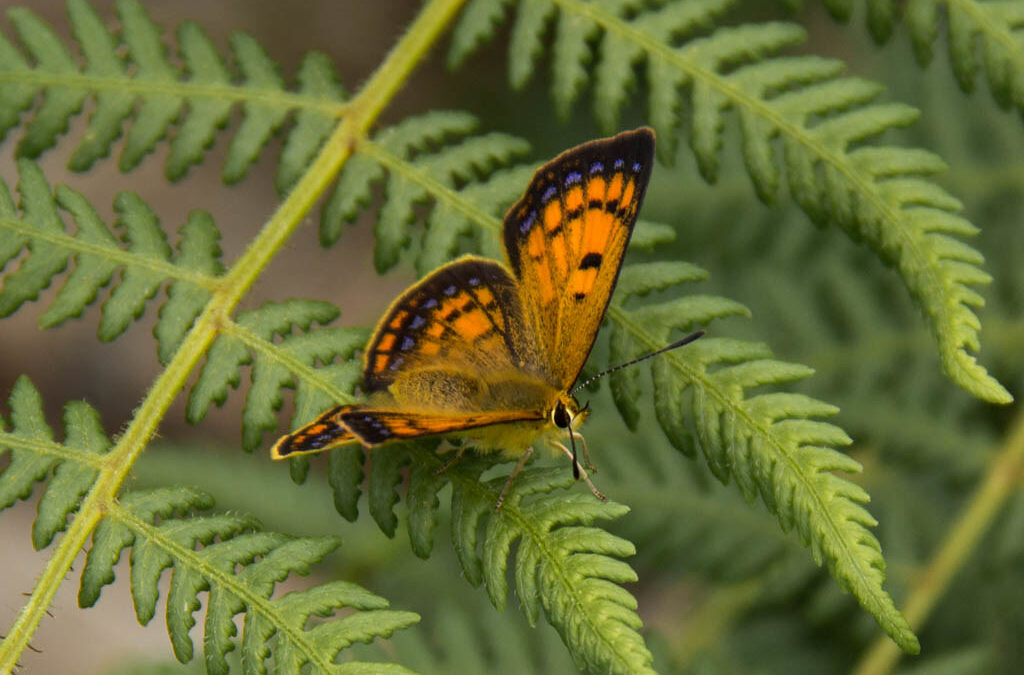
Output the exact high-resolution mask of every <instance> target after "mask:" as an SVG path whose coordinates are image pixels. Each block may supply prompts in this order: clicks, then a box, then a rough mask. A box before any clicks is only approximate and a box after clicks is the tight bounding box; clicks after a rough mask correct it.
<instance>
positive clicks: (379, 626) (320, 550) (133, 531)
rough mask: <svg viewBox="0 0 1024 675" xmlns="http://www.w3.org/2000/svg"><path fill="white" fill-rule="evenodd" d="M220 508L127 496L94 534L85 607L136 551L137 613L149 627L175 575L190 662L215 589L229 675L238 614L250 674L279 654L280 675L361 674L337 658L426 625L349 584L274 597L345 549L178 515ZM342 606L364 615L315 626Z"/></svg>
mask: <svg viewBox="0 0 1024 675" xmlns="http://www.w3.org/2000/svg"><path fill="white" fill-rule="evenodd" d="M211 504H212V499H211V498H210V497H209V496H207V495H206V494H204V493H202V492H199V491H198V490H191V489H186V488H164V489H156V490H150V491H144V492H129V493H127V494H125V495H123V496H122V497H121V499H120V501H119V503H118V504H116V505H115V506H114V507H112V508H111V509H110V510H109V511H108V512H107V518H106V519H105V520H104V521H103V522H101V523H100V525H99V527H97V528H96V531H95V533H94V535H93V546H92V548H91V549H90V551H89V555H88V557H87V558H86V564H85V568H84V569H83V571H82V587H81V591H80V593H79V604H80V605H81V606H83V607H91V606H92V605H93V604H95V603H96V601H97V600H98V599H99V596H100V591H101V590H102V587H103V586H104V585H105V584H108V583H110V582H112V581H113V579H114V570H113V566H114V564H115V563H116V562H117V560H118V558H119V557H120V556H121V552H122V551H123V550H124V549H125V548H128V547H131V586H132V597H133V599H134V601H135V613H136V615H137V616H138V619H139V622H140V623H142V624H146V623H148V622H149V621H150V620H151V619H152V618H153V616H154V614H155V612H156V603H157V599H158V595H159V590H158V583H159V581H160V577H161V575H162V573H163V571H164V570H165V569H167V568H171V569H173V575H172V577H171V585H170V589H169V591H168V596H167V629H168V633H169V634H170V636H171V644H172V646H173V648H174V654H175V656H176V657H177V658H178V660H179V661H181V662H182V663H186V662H188V661H190V660H191V659H192V656H193V649H194V646H193V643H192V639H191V638H190V637H189V634H188V633H189V630H190V629H191V628H192V627H193V626H194V625H195V618H194V617H193V614H194V612H195V611H196V610H198V609H199V607H200V603H199V599H198V597H197V596H198V594H199V593H201V592H203V591H207V592H208V598H209V600H208V605H207V612H206V621H205V626H204V634H205V638H204V640H203V645H204V650H205V657H206V658H205V662H206V669H207V672H209V673H227V672H228V663H227V661H226V660H225V655H226V654H227V653H228V652H229V651H231V650H232V649H234V644H233V643H232V638H233V637H234V636H235V634H236V632H237V631H236V627H235V622H234V617H235V615H237V614H240V613H244V623H243V633H242V638H241V647H242V663H243V665H244V666H245V670H246V672H250V673H263V672H267V664H266V661H267V659H268V658H270V657H271V654H273V664H274V672H289V673H298V672H300V670H301V669H302V667H303V665H305V664H310V665H312V666H314V667H315V668H316V669H317V670H318V671H319V672H337V673H349V672H361V671H360V667H361V666H364V667H365V666H367V665H368V664H359V663H347V664H345V665H336V664H334V663H333V661H334V658H335V657H336V656H337V654H338V653H339V652H340V651H341V650H343V649H344V648H346V647H347V646H348V645H350V644H352V643H353V642H357V641H361V642H368V641H370V640H372V639H374V638H375V637H378V636H385V637H386V636H389V635H390V634H391V633H392V632H394V631H396V630H399V629H402V628H405V627H407V626H409V625H412V624H413V623H415V622H417V621H418V620H419V617H418V616H416V615H415V614H412V613H410V612H399V611H393V610H388V609H386V608H387V606H388V603H387V601H385V600H384V599H383V598H380V597H378V596H375V595H373V594H371V593H369V592H367V591H365V590H363V589H361V588H359V587H358V586H356V585H355V584H350V583H347V582H343V581H333V582H328V583H326V584H322V585H320V586H315V587H313V588H310V589H308V590H305V591H292V592H290V593H287V594H285V595H282V596H280V597H276V598H275V597H273V593H274V587H275V585H276V584H277V582H280V581H283V580H284V579H286V578H287V577H288V576H289V575H290V574H292V573H295V572H298V573H300V574H306V573H308V572H309V568H310V566H311V565H312V564H314V563H316V562H318V561H319V560H321V559H322V558H323V557H324V556H325V555H327V554H328V553H330V552H331V551H332V550H334V549H335V548H336V547H337V546H338V544H339V543H340V542H339V541H338V540H337V539H334V538H329V537H324V538H316V539H314V538H291V537H287V536H284V535H278V534H271V533H266V532H259V531H253V530H254V527H255V525H256V524H255V523H254V522H253V520H252V519H250V518H246V517H243V516H237V515H220V516H202V517H184V518H182V517H175V514H176V513H180V512H188V511H192V510H195V509H206V508H209V507H210V505H211ZM197 545H199V548H198V549H197ZM343 608H348V609H353V610H357V611H356V613H354V614H350V615H348V616H344V617H341V618H334V619H332V620H329V621H326V622H321V623H316V624H314V625H313V626H312V627H309V628H307V624H308V622H309V619H310V618H311V617H313V616H321V617H322V616H330V615H331V613H333V612H334V611H336V610H339V609H343ZM375 665H376V667H377V668H378V669H379V670H378V671H375V672H389V673H408V672H410V671H408V670H406V669H405V668H401V667H399V666H396V665H385V664H375Z"/></svg>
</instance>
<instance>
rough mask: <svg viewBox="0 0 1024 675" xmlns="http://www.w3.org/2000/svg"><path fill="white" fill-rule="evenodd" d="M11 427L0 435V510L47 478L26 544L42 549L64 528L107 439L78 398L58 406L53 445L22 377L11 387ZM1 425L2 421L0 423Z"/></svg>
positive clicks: (35, 397)
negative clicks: (61, 439)
mask: <svg viewBox="0 0 1024 675" xmlns="http://www.w3.org/2000/svg"><path fill="white" fill-rule="evenodd" d="M8 403H9V405H10V411H11V416H10V424H11V429H10V430H9V431H4V432H3V433H2V434H0V452H2V453H3V454H6V455H9V457H10V460H9V463H8V465H7V468H6V469H5V470H4V472H3V473H2V474H0V509H6V508H8V507H10V506H12V505H13V504H14V503H15V501H17V500H19V499H28V498H29V497H30V496H31V494H32V490H33V488H34V487H35V484H36V483H38V482H41V481H44V480H46V479H47V478H50V477H51V473H52V480H50V481H49V484H48V485H47V490H46V491H45V492H44V493H43V496H42V497H41V498H40V500H39V509H38V514H39V515H38V517H37V518H36V521H35V523H33V525H32V544H33V545H34V546H35V547H36V548H37V549H42V548H46V547H47V546H49V545H50V543H51V542H52V541H53V538H54V537H55V536H57V533H58V532H60V531H62V530H63V529H64V528H65V527H66V526H67V518H68V515H70V514H72V513H74V512H75V510H77V508H78V502H79V500H80V499H81V498H82V496H83V495H85V494H86V493H87V492H88V491H89V489H90V488H91V487H92V485H93V483H95V482H96V478H97V477H98V476H99V464H100V460H101V458H102V457H103V455H105V454H106V453H107V452H108V451H109V449H110V441H109V439H107V437H106V434H104V432H103V427H102V426H101V425H100V421H99V415H97V413H96V411H95V410H94V409H93V408H92V407H90V406H89V405H88V404H87V403H85V402H84V401H73V402H71V403H68V404H67V406H65V408H64V432H65V435H66V437H67V438H66V441H65V443H63V444H61V443H57V442H56V441H54V438H53V429H51V428H50V426H49V425H48V424H47V423H46V418H45V417H44V415H43V402H42V398H41V397H40V396H39V392H38V391H37V390H36V388H35V387H34V386H32V383H31V382H30V381H29V379H28V378H27V377H25V376H24V375H23V376H21V377H19V378H18V381H17V382H15V384H14V388H13V389H12V390H11V397H10V399H9V401H8ZM4 426H6V425H4Z"/></svg>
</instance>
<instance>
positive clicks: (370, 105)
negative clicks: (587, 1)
mask: <svg viewBox="0 0 1024 675" xmlns="http://www.w3.org/2000/svg"><path fill="white" fill-rule="evenodd" d="M463 2H465V0H432V2H430V3H429V4H428V5H427V6H425V7H424V8H423V9H422V10H421V11H420V13H419V14H418V15H417V17H416V19H415V20H414V22H413V24H412V25H411V26H410V27H409V30H408V31H407V32H406V33H405V34H404V35H403V36H402V38H401V39H400V40H399V42H398V43H397V44H396V45H395V46H394V48H393V49H392V50H391V52H390V53H389V54H388V56H387V58H385V60H384V62H383V63H382V64H381V65H380V67H379V68H378V69H377V70H376V71H375V72H374V74H373V75H372V76H371V77H370V79H369V80H368V81H367V82H366V84H365V85H364V86H363V88H362V89H361V90H360V91H359V94H358V95H357V96H356V97H355V98H353V99H352V100H351V101H350V103H349V108H348V110H349V115H348V116H347V117H345V118H344V119H343V120H342V121H341V123H340V124H339V125H338V127H337V128H336V129H335V131H334V133H333V134H332V135H331V137H330V138H329V139H328V141H327V142H326V143H325V144H324V146H323V148H322V149H321V151H320V153H319V154H318V155H317V158H316V160H315V161H314V162H313V164H312V165H311V166H310V168H309V169H308V170H307V171H306V173H305V174H304V175H303V176H302V179H301V180H300V181H299V182H298V183H297V184H296V185H295V188H294V189H293V190H292V191H291V192H290V193H289V194H288V197H287V198H286V199H285V201H284V202H283V203H282V204H281V206H280V207H279V208H278V210H277V212H276V213H274V215H273V216H272V217H271V219H270V221H269V222H267V224H266V225H265V226H264V227H263V229H262V230H261V231H260V233H259V235H258V236H257V237H256V238H255V239H254V240H253V241H252V243H251V244H250V245H249V247H248V249H246V251H245V253H243V254H242V256H241V257H240V258H239V259H238V261H237V262H236V263H235V264H234V265H233V266H232V267H231V269H230V270H229V271H228V272H227V273H226V274H225V275H224V277H223V278H222V280H221V283H220V286H219V290H218V291H217V292H215V293H214V294H213V297H212V298H211V300H210V302H209V304H207V306H206V308H205V309H204V310H203V313H202V315H201V316H200V317H199V318H198V319H197V320H196V323H195V326H194V327H193V328H192V330H191V331H190V332H189V334H188V336H187V337H186V339H185V341H184V342H183V343H182V345H181V347H180V348H179V349H178V351H177V352H175V354H174V358H173V359H171V362H170V363H169V364H168V366H167V369H166V370H164V371H163V372H162V373H161V374H160V376H159V377H157V379H156V381H155V382H154V383H153V387H152V388H151V389H150V390H149V392H148V393H147V394H146V398H145V399H144V400H143V401H142V404H141V405H140V406H139V408H138V410H137V411H136V413H135V416H134V417H133V418H132V421H131V422H130V423H129V425H128V428H127V429H126V430H125V433H124V435H123V436H121V438H120V439H119V440H118V442H117V445H116V446H115V447H114V448H113V449H112V450H111V452H110V453H109V454H108V455H107V456H106V457H105V461H104V466H105V468H104V470H103V471H101V472H100V476H99V479H98V480H97V481H96V483H95V484H93V487H92V489H91V490H90V491H89V494H88V495H86V497H85V498H84V499H83V500H82V504H81V506H80V508H79V510H78V513H77V514H76V515H75V517H74V519H73V520H72V521H71V523H70V525H69V526H68V529H67V532H66V534H65V535H64V537H63V538H62V539H61V541H60V543H59V544H58V545H57V547H56V549H55V551H54V553H53V556H52V557H51V558H50V559H49V560H48V561H47V563H46V567H45V568H44V570H43V573H42V574H41V575H40V577H39V580H38V581H37V582H36V585H35V587H34V588H33V590H32V594H31V596H29V599H28V602H26V603H25V605H24V606H23V607H22V609H21V611H20V612H19V614H18V618H17V620H16V621H15V623H14V625H13V626H11V629H10V631H9V632H8V633H7V637H6V638H5V639H4V641H3V644H0V673H7V672H11V671H13V670H14V668H15V667H16V666H17V663H18V658H19V657H20V655H21V653H22V652H23V651H24V650H25V648H26V647H27V646H28V643H29V640H30V639H31V637H32V635H33V634H34V633H35V631H36V628H38V626H39V622H40V621H41V620H42V617H43V616H44V614H45V613H46V609H47V607H49V605H50V603H51V602H52V600H53V596H54V595H55V594H56V592H57V589H58V588H59V587H60V584H61V582H62V581H63V580H64V578H65V576H66V575H67V573H68V571H69V570H70V569H71V563H72V562H73V561H74V559H75V557H76V556H77V555H78V552H79V551H80V550H82V547H83V546H84V545H85V542H86V540H87V539H88V537H89V535H90V533H91V532H92V531H93V529H95V527H96V525H97V524H98V523H99V521H100V518H101V517H102V516H103V514H104V512H105V511H106V510H107V509H108V508H109V505H111V504H113V503H114V501H115V499H116V496H117V493H118V490H119V489H120V487H121V484H122V483H123V481H124V479H125V477H126V476H127V475H128V472H129V471H130V470H131V468H132V465H133V464H134V463H135V460H136V459H138V457H139V454H140V453H141V452H142V450H143V449H144V448H145V446H146V444H147V443H148V442H149V440H150V439H151V438H152V436H153V434H154V433H155V431H156V428H157V425H158V424H159V422H160V420H161V419H163V417H164V415H165V414H166V413H167V409H168V408H169V407H170V405H171V403H172V401H173V400H174V399H175V397H176V396H177V394H178V392H180V391H181V389H182V387H183V386H184V384H185V381H186V379H187V378H188V376H189V374H190V373H191V372H192V370H193V368H195V365H196V363H197V362H198V361H199V359H200V357H201V356H202V355H203V354H204V353H205V352H206V350H207V349H209V347H210V344H211V343H212V342H213V340H214V338H215V337H216V336H217V333H218V332H219V331H220V329H221V327H222V325H223V323H224V319H225V318H226V317H229V316H230V314H231V312H232V311H233V310H234V308H235V306H236V305H237V304H238V302H239V301H240V300H241V299H242V297H243V296H244V295H245V293H246V292H247V291H248V290H249V288H250V287H251V286H252V284H253V283H254V282H255V281H256V279H257V278H258V277H259V275H260V274H261V273H262V271H263V270H264V269H265V268H266V266H267V264H268V263H269V262H270V260H271V259H272V258H273V256H274V255H275V254H276V252H277V251H278V250H279V249H280V248H281V246H282V245H283V244H284V243H285V241H287V239H288V237H290V236H291V234H292V233H293V232H294V231H295V229H296V228H297V227H298V225H299V224H300V223H301V222H302V221H303V218H304V217H305V215H306V213H307V212H308V211H309V210H310V209H311V208H312V207H313V205H314V204H315V202H316V200H317V199H318V198H319V197H320V195H321V194H322V193H323V191H324V190H325V189H326V188H327V185H328V184H329V183H330V182H331V180H332V179H333V178H334V176H335V175H336V174H337V172H338V170H339V169H340V168H341V166H342V165H343V164H344V163H345V161H346V160H347V159H348V157H349V156H350V155H351V152H352V148H353V146H354V145H355V143H356V142H357V141H358V139H360V138H361V137H363V136H364V135H365V134H366V131H367V130H368V129H369V128H370V126H371V125H372V124H373V123H374V122H375V121H376V120H377V117H378V116H379V115H380V113H381V111H382V110H383V109H384V107H385V106H386V105H387V104H388V102H390V101H391V99H392V98H393V97H394V95H395V94H396V93H397V92H398V90H399V88H400V87H401V86H402V84H403V83H404V82H405V81H406V79H407V78H408V76H409V74H410V73H411V72H412V70H413V69H414V68H415V67H416V66H417V65H418V64H419V62H420V61H421V60H422V59H423V57H424V55H425V54H426V51H427V50H428V49H429V48H430V46H431V45H433V43H434V42H435V41H436V40H437V37H438V36H439V35H440V33H441V32H442V30H444V28H445V27H447V26H448V24H449V23H450V22H451V20H452V18H453V17H454V15H455V13H456V12H457V11H458V9H459V8H460V7H461V6H462V4H463Z"/></svg>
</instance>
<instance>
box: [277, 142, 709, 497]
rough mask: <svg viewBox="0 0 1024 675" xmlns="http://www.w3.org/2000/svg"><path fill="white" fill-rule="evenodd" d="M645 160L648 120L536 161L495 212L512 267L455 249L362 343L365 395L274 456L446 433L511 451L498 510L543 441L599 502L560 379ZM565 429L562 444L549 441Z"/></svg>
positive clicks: (614, 265) (585, 346)
mask: <svg viewBox="0 0 1024 675" xmlns="http://www.w3.org/2000/svg"><path fill="white" fill-rule="evenodd" d="M653 162H654V133H653V131H652V130H651V129H649V128H646V127H645V128H641V129H637V130H636V131H629V132H625V133H621V134H619V135H618V136H615V137H613V138H608V139H602V140H597V141H591V142H590V143H584V144H583V145H580V146H578V147H576V148H573V149H571V150H568V151H566V152H564V153H562V154H561V155H559V156H558V157H556V158H555V159H554V160H552V161H550V162H548V163H547V164H545V165H544V166H543V167H541V168H540V169H539V170H538V171H537V173H536V174H535V175H534V177H533V180H531V181H530V186H529V187H528V188H527V190H526V194H525V195H523V197H522V198H521V199H520V200H519V201H518V202H517V203H516V204H515V205H514V206H512V208H511V209H509V211H508V213H507V215H506V216H505V227H504V234H505V252H506V254H507V256H508V262H509V266H508V267H506V266H504V265H501V264H499V263H498V262H495V261H493V260H488V259H485V258H479V257H474V256H465V257H462V258H459V259H458V260H456V261H454V262H452V263H449V264H447V265H445V266H443V267H441V268H439V269H438V270H436V271H435V272H433V273H432V274H430V275H429V276H427V277H426V278H425V279H423V280H422V281H420V282H419V283H417V284H415V285H414V286H412V287H411V288H409V289H408V290H407V291H406V292H405V293H404V294H402V296H401V297H399V298H398V299H397V300H396V301H395V302H394V303H393V304H392V305H391V308H390V309H389V310H388V311H387V313H386V314H385V315H384V318H383V319H382V320H381V322H380V324H379V325H378V326H377V329H376V331H375V332H374V334H373V337H372V338H371V339H370V342H369V344H368V345H367V347H366V351H365V354H364V364H363V381H364V385H365V387H364V388H365V391H366V392H367V393H368V401H367V402H366V403H364V404H356V405H343V406H339V407H337V408H332V409H331V410H328V411H327V412H325V413H323V414H322V415H320V416H319V417H318V418H317V419H315V420H314V421H313V422H311V423H309V424H307V425H306V426H304V427H302V428H301V429H299V430H297V431H295V432H293V433H291V434H289V435H287V436H284V437H283V438H281V439H280V440H279V441H278V442H277V443H276V444H274V447H273V448H272V449H271V456H272V457H273V458H274V459H283V458H286V457H292V456H294V455H300V454H308V453H313V452H321V451H323V450H327V449H329V448H333V447H336V446H339V445H342V444H346V443H352V442H359V443H361V444H363V445H364V446H365V447H367V448H372V447H375V446H377V445H380V444H382V443H386V442H389V441H394V440H401V439H411V438H419V437H421V436H433V435H438V434H457V435H458V436H460V437H462V438H464V439H466V440H468V441H469V442H470V444H471V445H472V446H474V448H475V449H476V450H479V451H482V452H493V451H497V450H501V451H504V452H506V453H508V454H512V455H519V456H520V459H519V464H518V465H517V466H516V468H515V470H514V471H513V472H512V474H510V476H509V479H508V482H506V484H505V487H504V489H503V490H502V493H501V497H500V498H499V500H498V506H500V505H501V502H502V500H503V499H504V497H505V494H506V492H507V491H508V488H509V485H510V484H511V482H512V480H513V478H514V477H515V476H516V474H517V473H518V472H519V471H520V470H521V469H522V467H523V466H524V465H525V463H526V461H527V460H528V459H529V457H530V455H531V454H532V453H533V447H534V444H536V443H537V442H539V441H543V442H546V443H547V444H549V445H551V446H553V447H555V448H558V449H560V450H561V451H562V452H564V453H565V454H566V455H568V456H570V457H571V458H572V461H573V471H574V475H576V476H577V477H579V476H580V475H582V477H583V478H584V479H585V480H586V481H587V484H588V485H589V486H590V489H591V490H592V491H593V493H594V494H595V495H596V496H597V497H599V498H600V499H604V496H603V495H602V494H601V493H600V492H598V491H597V489H596V488H594V486H593V483H591V482H590V479H589V477H588V476H587V473H586V471H584V470H583V468H582V467H580V465H579V462H578V461H577V460H576V452H575V446H576V444H575V439H577V438H579V439H581V440H582V436H580V435H579V434H578V433H576V431H575V430H576V428H577V427H579V425H580V424H581V423H582V422H583V421H584V420H585V419H586V417H587V415H588V410H587V409H586V408H581V407H580V405H579V402H578V401H577V400H576V399H575V397H573V395H572V391H575V390H570V387H571V386H572V384H573V383H574V382H575V381H576V378H577V376H578V375H579V372H580V369H581V368H582V367H583V363H584V361H586V359H587V356H588V355H589V354H590V349H591V347H592V346H593V344H594V339H595V338H596V336H597V330H598V327H599V326H600V324H601V319H602V318H603V316H604V312H605V308H606V307H607V306H608V301H609V299H610V298H611V294H612V289H613V288H614V287H615V281H616V279H617V278H618V275H619V269H620V268H621V267H622V258H623V255H624V254H625V252H626V245H627V244H628V243H629V238H630V235H631V234H632V232H633V225H634V223H635V222H636V216H637V211H638V210H639V209H640V204H641V202H642V201H643V197H644V192H645V190H646V188H647V181H648V178H649V177H650V175H651V167H652V164H653ZM696 337H699V334H697V335H693V336H688V338H684V340H680V341H679V342H677V343H675V344H673V345H670V346H669V347H666V348H665V349H662V350H658V352H656V353H660V352H662V351H666V350H667V349H671V348H674V347H677V346H680V345H681V344H685V342H688V341H690V340H693V339H695V338H696ZM648 356H653V354H649V355H648ZM644 358H646V357H644ZM623 365H627V364H623ZM577 388H578V387H577ZM566 435H568V436H569V441H570V444H571V445H572V447H573V450H572V451H571V452H570V450H569V449H568V448H566V447H565V445H563V444H562V443H561V442H559V438H564V437H565V436H566ZM583 449H584V459H585V461H586V463H587V465H588V467H589V468H591V470H593V467H592V466H590V459H589V456H588V454H587V452H586V445H585V444H584V446H583Z"/></svg>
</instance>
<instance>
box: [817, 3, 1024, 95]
mask: <svg viewBox="0 0 1024 675" xmlns="http://www.w3.org/2000/svg"><path fill="white" fill-rule="evenodd" d="M825 4H826V6H827V7H828V8H829V11H830V12H831V13H832V15H833V16H835V17H836V18H837V19H839V20H841V21H846V20H847V19H849V17H850V14H851V13H852V10H853V3H852V2H851V1H850V0H829V1H828V2H826V3H825ZM942 10H945V12H943V11H942ZM942 14H945V19H946V20H945V22H944V24H945V27H946V31H947V33H948V39H947V42H948V44H949V62H950V65H951V66H952V67H953V74H954V75H955V76H956V79H957V82H958V83H959V85H960V88H961V89H962V90H963V91H965V92H968V93H969V92H972V91H974V88H975V86H976V85H975V81H976V78H977V74H978V71H979V70H982V71H983V73H984V75H985V77H986V78H987V79H988V83H989V87H990V89H991V91H992V96H993V98H994V99H995V100H996V102H997V103H998V104H999V106H1000V107H1002V108H1010V107H1011V106H1012V107H1014V108H1016V109H1017V110H1018V111H1024V82H1021V79H1020V77H1018V76H1017V75H1016V74H1017V73H1020V72H1022V71H1024V45H1022V44H1021V41H1020V37H1021V30H1022V29H1024V7H1022V6H1021V4H1020V3H1019V2H1014V1H1013V0H1010V1H1009V2H1006V1H1004V2H978V1H977V0H909V1H908V2H906V3H900V6H897V3H896V2H894V1H893V0H871V2H868V3H867V17H866V18H867V24H868V29H869V30H870V32H871V35H872V37H874V39H875V40H876V41H877V42H880V43H881V42H886V41H887V40H888V39H889V38H890V37H891V36H892V33H893V28H894V27H895V24H896V22H897V21H899V20H900V18H902V19H903V20H905V21H906V24H907V30H908V32H909V33H910V39H911V42H912V44H913V46H914V55H915V56H916V57H917V61H918V63H920V64H921V65H927V64H929V63H931V61H932V59H933V58H934V56H935V54H934V47H935V41H936V40H937V39H938V37H939V31H940V20H941V18H942V16H941V15H942ZM979 52H980V54H979Z"/></svg>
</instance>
